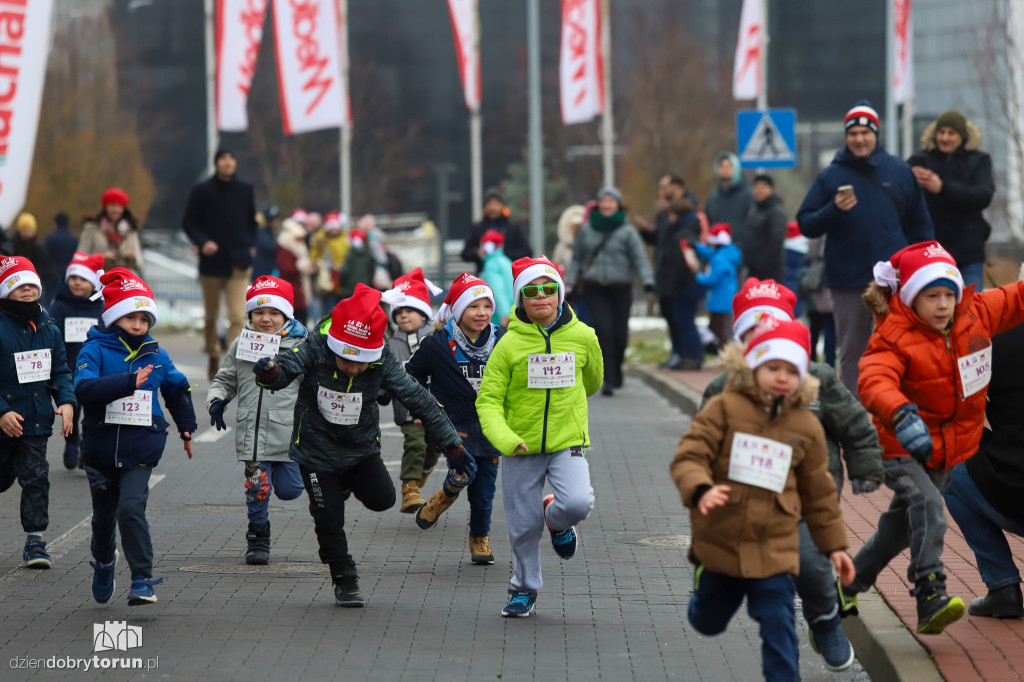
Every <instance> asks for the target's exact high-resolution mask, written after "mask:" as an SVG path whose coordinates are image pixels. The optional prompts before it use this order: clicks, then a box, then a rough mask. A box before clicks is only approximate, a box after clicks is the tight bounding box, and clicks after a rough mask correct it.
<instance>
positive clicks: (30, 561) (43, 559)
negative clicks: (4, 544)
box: [21, 539, 53, 568]
mask: <svg viewBox="0 0 1024 682" xmlns="http://www.w3.org/2000/svg"><path fill="white" fill-rule="evenodd" d="M21 565H22V566H25V567H26V568H49V567H50V566H52V565H53V562H52V561H51V560H50V555H49V554H48V553H47V552H46V543H45V542H43V541H42V540H34V539H32V540H26V541H25V549H24V550H23V551H22V553H21Z"/></svg>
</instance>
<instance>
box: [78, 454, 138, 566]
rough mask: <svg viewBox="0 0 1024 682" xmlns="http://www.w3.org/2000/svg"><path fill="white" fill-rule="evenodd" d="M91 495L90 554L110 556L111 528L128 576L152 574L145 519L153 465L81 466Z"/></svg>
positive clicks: (112, 545) (106, 559) (108, 559)
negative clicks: (118, 542)
mask: <svg viewBox="0 0 1024 682" xmlns="http://www.w3.org/2000/svg"><path fill="white" fill-rule="evenodd" d="M85 475H86V476H88V477H89V493H90V494H91V495H92V556H93V558H94V559H96V561H98V562H100V563H102V564H109V563H110V562H111V561H113V560H114V549H115V547H116V537H115V534H114V532H115V530H119V531H120V532H121V549H123V550H124V558H125V559H126V560H127V561H128V567H129V568H130V569H131V572H132V577H133V578H134V577H136V576H142V577H144V578H152V577H153V539H152V537H151V536H150V534H149V521H147V520H146V504H147V503H148V502H149V479H150V477H151V476H152V475H153V467H143V466H128V467H125V468H123V469H95V468H93V467H85Z"/></svg>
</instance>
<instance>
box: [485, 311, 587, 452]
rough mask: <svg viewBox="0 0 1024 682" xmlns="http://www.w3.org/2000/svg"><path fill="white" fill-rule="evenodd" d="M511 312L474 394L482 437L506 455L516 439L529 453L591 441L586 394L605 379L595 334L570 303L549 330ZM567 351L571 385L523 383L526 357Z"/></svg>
mask: <svg viewBox="0 0 1024 682" xmlns="http://www.w3.org/2000/svg"><path fill="white" fill-rule="evenodd" d="M512 311H513V314H512V319H511V321H510V322H509V325H508V331H507V332H506V333H505V335H504V336H503V337H501V339H500V340H499V341H498V343H497V344H495V346H494V352H493V353H491V357H490V359H489V360H488V361H487V367H486V368H485V369H484V378H483V382H482V383H481V385H480V393H479V395H478V396H477V398H476V411H477V414H478V415H479V416H480V426H481V427H482V428H483V432H484V435H485V436H487V440H489V441H491V443H492V444H493V445H494V447H496V448H497V449H498V450H499V451H500V452H501V453H503V454H505V455H512V454H513V453H514V451H515V448H516V446H517V445H519V444H520V443H526V447H528V448H529V449H530V452H529V454H538V453H541V452H558V451H559V450H564V449H565V448H569V447H576V446H588V445H590V436H589V434H588V428H587V427H588V416H587V396H591V395H593V394H594V393H596V392H597V390H598V389H599V388H601V382H602V381H603V380H604V361H603V360H602V359H601V347H600V346H599V345H598V343H597V335H596V334H595V333H594V330H593V329H591V328H590V327H588V326H587V325H585V324H583V323H582V322H580V321H579V320H578V319H577V318H576V315H575V314H574V313H573V312H572V308H570V307H569V306H568V305H564V306H563V309H562V314H561V315H560V316H559V318H558V320H557V321H556V322H555V324H554V325H553V326H552V327H551V330H550V332H545V331H544V330H543V329H542V328H541V327H540V325H537V324H534V323H532V322H530V320H529V318H528V317H526V314H525V313H524V312H523V311H522V310H521V309H520V308H519V307H518V306H516V307H514V308H513V309H512ZM568 352H572V353H575V359H576V385H575V386H570V387H565V388H553V389H552V388H549V389H543V388H528V387H527V381H526V372H527V369H526V368H527V358H528V357H529V356H530V355H532V354H535V353H568Z"/></svg>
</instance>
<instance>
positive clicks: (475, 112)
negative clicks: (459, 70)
mask: <svg viewBox="0 0 1024 682" xmlns="http://www.w3.org/2000/svg"><path fill="white" fill-rule="evenodd" d="M471 4H472V7H473V53H474V54H475V55H476V59H477V62H476V64H477V68H480V63H479V60H480V5H479V3H478V2H477V0H473V2H472V3H471ZM466 78H467V83H468V79H470V78H473V79H475V78H476V74H475V73H472V74H466ZM471 87H476V86H471ZM481 87H482V84H481ZM482 99H483V92H478V93H477V98H476V105H475V106H474V107H473V108H472V109H471V110H470V112H469V157H470V159H469V161H470V194H471V198H472V201H473V203H472V204H471V206H472V208H471V211H472V213H473V215H476V212H477V211H480V210H481V209H482V208H483V202H484V161H483V143H482V138H483V120H482V119H481V117H480V100H482Z"/></svg>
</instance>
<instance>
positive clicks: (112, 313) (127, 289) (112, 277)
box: [100, 268, 157, 327]
mask: <svg viewBox="0 0 1024 682" xmlns="http://www.w3.org/2000/svg"><path fill="white" fill-rule="evenodd" d="M100 284H101V285H103V289H102V290H101V291H102V293H103V315H102V317H103V324H104V326H107V327H110V326H112V325H113V324H114V322H116V321H117V320H119V319H121V318H122V317H124V316H125V315H127V314H129V313H146V316H147V317H149V326H150V327H153V326H155V325H156V318H157V312H156V299H154V298H153V290H152V289H150V288H149V285H148V284H146V283H145V282H143V281H142V278H141V277H139V276H138V275H136V274H135V273H134V272H132V271H131V270H129V269H128V268H114V269H113V270H110V271H109V272H105V273H103V275H102V276H101V277H100Z"/></svg>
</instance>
